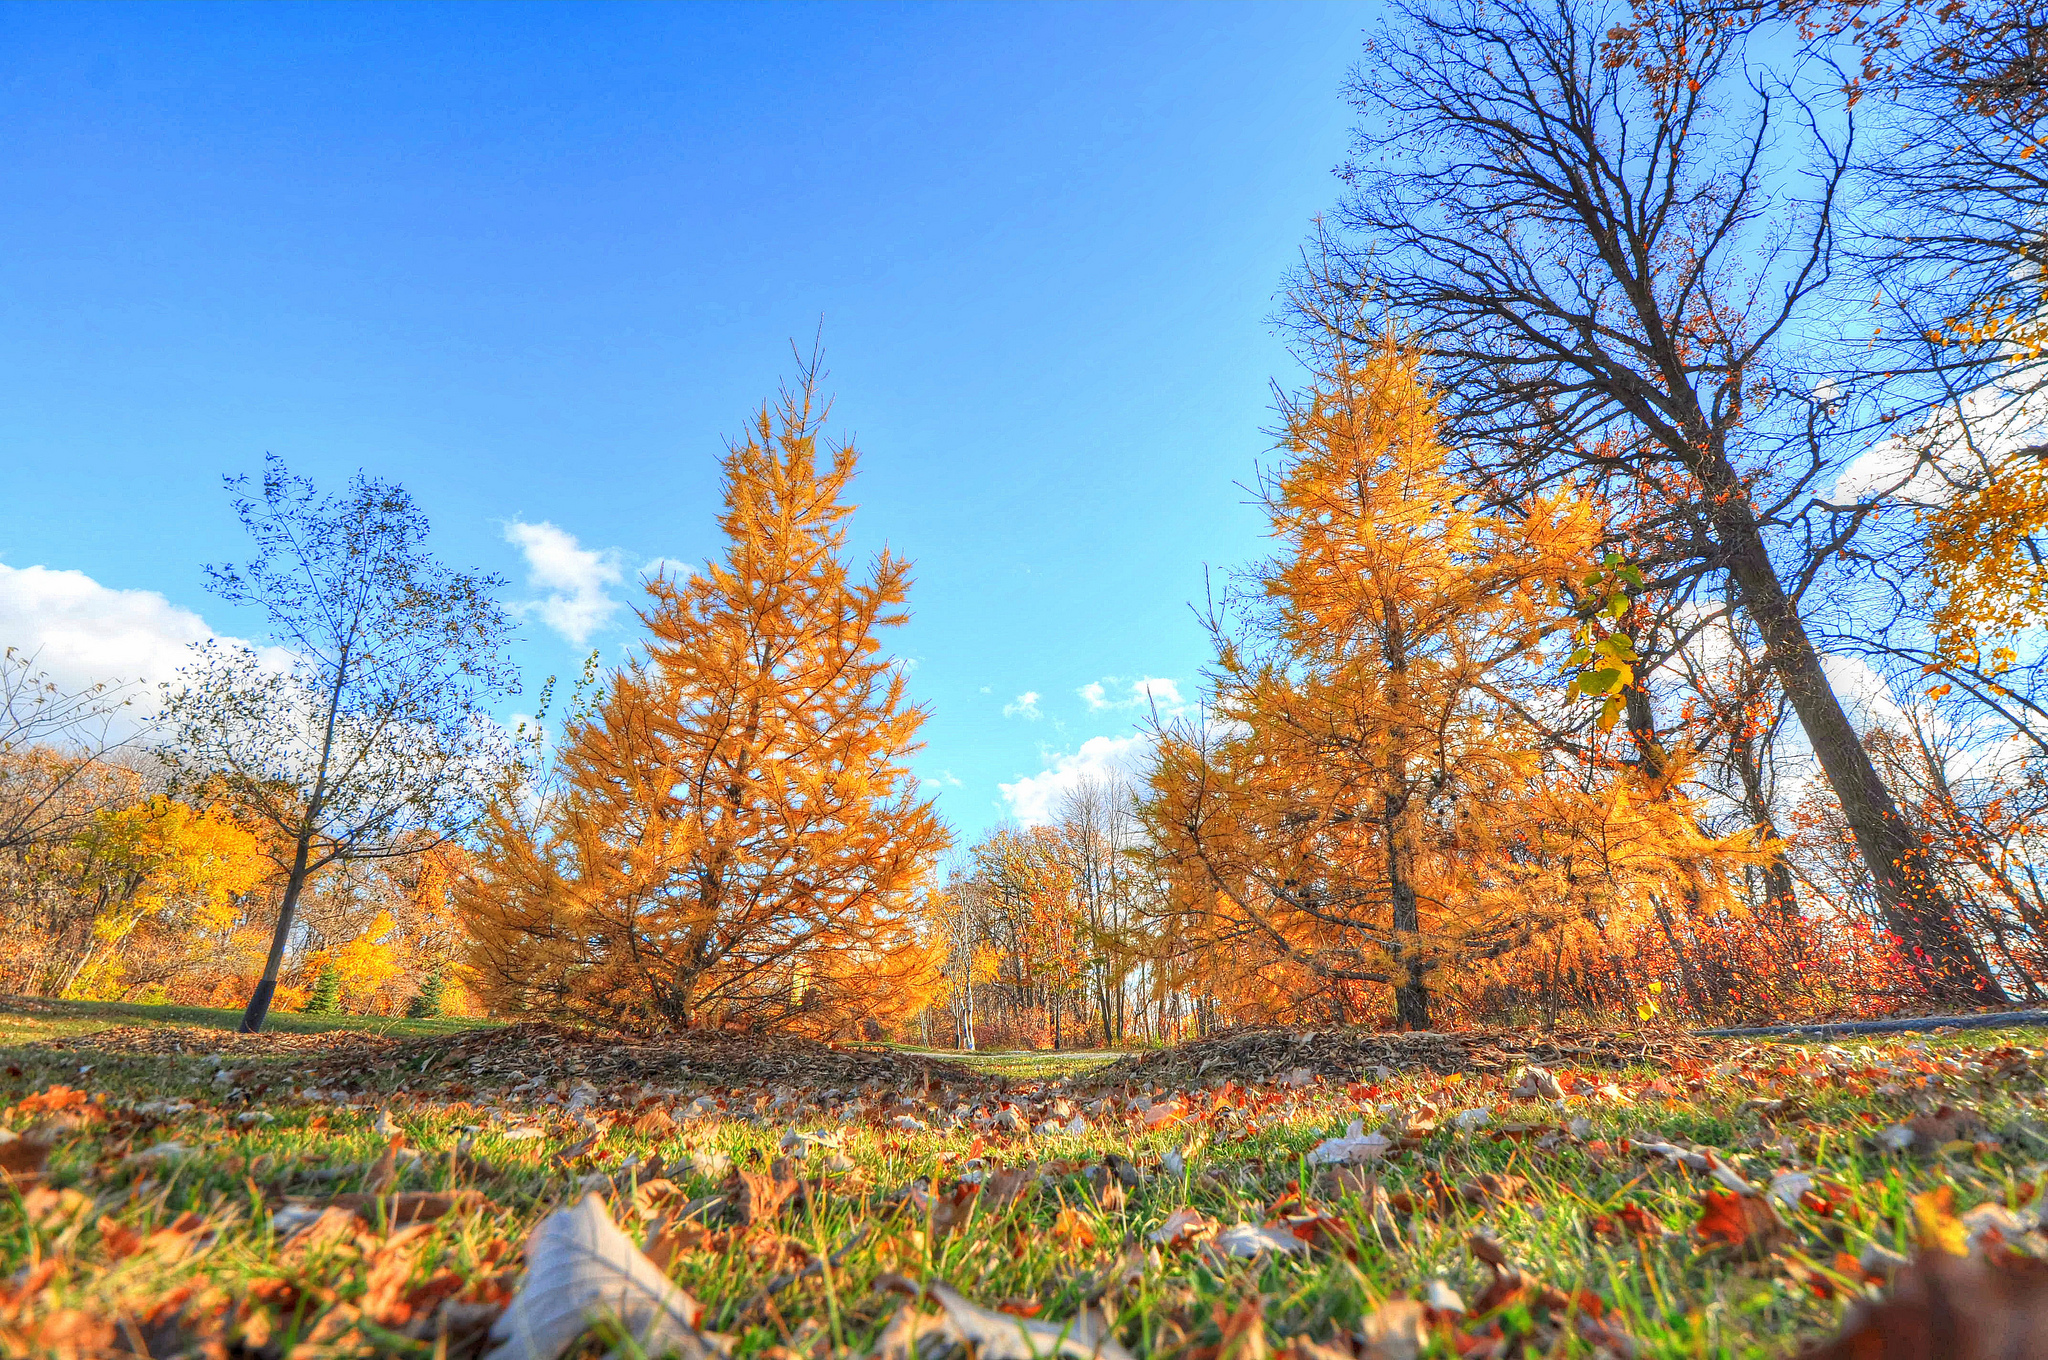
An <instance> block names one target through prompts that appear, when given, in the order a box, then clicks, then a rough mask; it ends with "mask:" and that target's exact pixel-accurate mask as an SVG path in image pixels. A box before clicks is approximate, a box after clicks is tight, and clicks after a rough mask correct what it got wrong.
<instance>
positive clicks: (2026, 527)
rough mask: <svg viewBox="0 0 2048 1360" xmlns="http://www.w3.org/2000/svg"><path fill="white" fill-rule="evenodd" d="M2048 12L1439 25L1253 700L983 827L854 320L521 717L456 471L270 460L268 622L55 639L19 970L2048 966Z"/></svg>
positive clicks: (1256, 579)
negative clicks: (157, 687)
mask: <svg viewBox="0 0 2048 1360" xmlns="http://www.w3.org/2000/svg"><path fill="white" fill-rule="evenodd" d="M2044 23H2048V21H2044V19H2043V16H2042V15H2040V14H2038V13H2036V12H2035V11H2034V10H2031V9H2028V8H2026V7H2025V6H2022V5H2011V4H1998V3H1984V4H1956V5H1948V6H1944V7H1941V8H1939V9H1936V8H1933V7H1929V6H1923V5H1917V4H1904V5H1898V6H1885V5H1876V4H1871V5H1864V4H1856V3H1842V4H1821V3H1793V4H1787V5H1761V4H1736V5H1732V6H1730V5H1715V6H1706V5H1696V4H1691V3H1687V2H1686V0H1679V2H1678V3H1661V2H1660V3H1643V4H1638V5H1635V6H1632V7H1627V8H1624V7H1620V6H1614V5H1606V4H1596V3H1586V2H1585V0H1561V2H1560V3H1517V2H1516V0H1510V2H1509V3H1506V4H1501V3H1488V4H1486V5H1483V6H1482V5H1480V4H1477V3H1471V2H1468V0H1444V2H1443V3H1437V4H1430V5H1415V6H1408V7H1401V8H1398V9H1396V10H1395V11H1393V12H1391V14H1390V17H1389V19H1388V21H1387V23H1386V25H1385V26H1384V27H1383V29H1382V30H1381V31H1380V32H1378V33H1377V34H1376V35H1375V36H1374V38H1373V40H1372V43H1371V45H1370V46H1369V48H1368V50H1367V52H1366V55H1365V57H1364V59H1363V61H1362V62H1361V64H1360V66H1359V67H1358V68H1357V72H1356V75H1355V78H1354V80H1353V82H1352V84H1351V86H1350V88H1349V90H1348V97H1349V98H1350V100H1351V101H1352V104H1353V105H1354V107H1355V110H1356V117H1357V123H1356V132H1355V136H1354V142H1353V147H1352V152H1351V155H1350V157H1349V158H1348V160H1347V162H1346V164H1345V165H1344V166H1343V167H1342V170H1341V182H1342V186H1343V187H1342V193H1341V196H1340V197H1339V199H1338V201H1337V202H1336V203H1335V205H1334V206H1333V208H1332V209H1331V211H1330V212H1329V213H1328V214H1327V215H1326V217H1325V218H1324V219H1323V220H1322V221H1321V222H1320V223H1319V224H1318V225H1317V228H1316V230H1315V231H1314V232H1313V233H1312V235H1311V236H1310V239H1309V240H1308V242H1307V243H1306V247H1305V249H1304V252H1303V257H1302V258H1303V263H1302V265H1301V267H1300V269H1299V270H1298V272H1297V273H1296V274H1295V275H1294V276H1293V277H1292V278H1290V279H1288V280H1287V281H1286V282H1285V286H1284V290H1283V293H1282V300H1281V304H1280V309H1279V311H1278V313H1277V317H1276V320H1277V323H1278V324H1279V325H1280V326H1281V327H1282V328H1284V330H1285V331H1286V333H1287V334H1288V335H1289V337H1290V339H1291V341H1292V343H1293V345H1294V347H1295V353H1296V356H1297V358H1298V359H1299V361H1300V364H1301V372H1300V375H1299V376H1298V377H1297V378H1296V379H1294V380H1292V381H1290V382H1289V383H1288V384H1287V385H1286V386H1285V387H1284V388H1283V389H1282V390H1280V391H1279V394H1278V396H1277V399H1276V405H1275V426H1274V435H1275V440H1274V443H1273V446H1272V448H1271V449H1270V451H1269V452H1268V453H1267V454H1266V455H1265V458H1264V460H1263V461H1262V462H1260V463H1259V464H1258V465H1257V467H1256V471H1255V473H1254V474H1253V475H1252V477H1251V478H1250V480H1249V482H1248V487H1249V491H1250V494H1251V496H1252V498H1253V500H1254V501H1255V503H1256V505H1257V507H1258V509H1259V510H1260V512H1261V513H1262V514H1263V516H1264V518H1265V521H1266V524H1267V528H1268V532H1269V542H1270V551H1269V553H1268V555H1267V556H1266V557H1264V558H1263V559H1261V560H1258V561H1254V562H1250V563H1246V564H1242V565H1240V566H1238V567H1236V568H1234V569H1232V570H1228V571H1224V572H1219V573H1218V575H1217V576H1216V578H1215V581H1214V587H1213V589H1212V591H1211V593H1210V596H1209V598H1208V599H1206V600H1204V601H1202V602H1201V603H1200V605H1199V606H1198V617H1199V618H1200V620H1201V623H1202V625H1203V626H1204V627H1205V628H1206V629H1207V631H1208V635H1209V638H1210V642H1211V654H1212V661H1211V663H1210V665H1209V668H1208V670H1207V673H1206V675H1205V677H1204V683H1203V688H1202V694H1201V696H1200V700H1199V703H1197V704H1194V705H1192V706H1190V707H1188V708H1187V709H1180V708H1175V709H1170V710H1160V711H1154V712H1152V713H1151V714H1150V715H1149V717H1148V718H1147V719H1146V730H1147V733H1148V736H1149V744H1148V747H1147V750H1148V752H1149V754H1148V755H1147V756H1146V757H1145V758H1144V759H1142V760H1137V761H1133V762H1132V763H1130V765H1129V766H1128V768H1125V769H1123V770H1122V771H1121V772H1120V773H1116V774H1112V775H1109V776H1105V777H1101V778H1096V779H1092V780H1090V781H1087V782H1085V783H1083V784H1081V785H1079V786H1077V787H1075V788H1073V789H1071V790H1070V791H1069V792H1068V794H1067V795H1066V796H1065V798H1064V800H1063V801H1062V802H1061V803H1060V804H1059V805H1058V806H1057V807H1055V808H1053V809H1051V812H1050V814H1049V816H1048V817H1047V818H1046V819H1045V820H1044V821H1042V822H1039V823H1035V824H1030V825H1023V824H1006V825H1002V826H999V827H997V828H996V829H994V830H993V831H991V832H989V833H988V834H986V835H984V836H982V837H980V838H979V839H976V840H973V841H972V843H965V842H964V841H963V839H962V838H959V837H956V836H955V835H954V834H953V833H952V832H951V831H950V830H949V828H948V827H947V826H946V825H945V823H944V822H943V820H942V819H941V817H940V816H939V813H938V810H937V808H936V806H935V803H934V801H933V798H932V796H931V791H930V790H929V789H928V788H926V787H924V786H922V785H921V784H920V783H919V781H918V779H917V777H916V776H915V775H914V774H913V772H912V770H911V766H910V760H911V758H912V757H913V756H914V755H915V753H916V752H917V750H918V749H919V729H920V725H921V724H922V722H923V721H924V719H925V717H926V711H925V709H924V708H922V707H921V706H920V705H919V704H917V703H915V702H913V699H912V695H911V677H910V675H909V673H908V669H907V668H906V667H905V666H904V665H903V664H901V663H900V662H899V660H898V659H897V658H896V657H895V656H894V655H893V654H892V652H891V651H890V649H889V646H888V639H889V637H890V632H891V630H892V629H893V628H895V627H897V626H899V625H900V624H901V623H902V622H904V620H905V619H906V618H907V617H908V611H909V609H910V607H911V598H912V594H913V581H912V570H911V564H910V562H909V561H908V560H907V559H905V558H904V557H900V556H897V555H895V554H894V553H893V552H891V551H884V552H883V553H881V554H879V555H877V556H875V557H873V558H871V559H867V560H861V559H859V558H858V557H857V556H856V555H855V554H854V553H853V552H852V551H851V550H850V549H849V546H848V524H849V520H850V516H852V514H853V513H854V511H855V499H854V491H855V479H856V474H857V472H858V469H859V462H860V455H859V454H858V453H857V452H856V450H855V449H854V447H853V446H852V444H851V443H850V442H847V441H845V440H844V439H842V438H840V437H838V436H837V435H836V434H835V433H834V430H835V427H834V426H833V425H832V424H831V423H830V422H829V421H828V419H827V414H828V413H827V411H826V403H825V399H824V394H823V392H822V391H821V390H820V387H819V382H820V372H819V369H818V367H817V364H816V361H815V359H814V360H813V362H812V363H811V364H810V365H809V366H808V367H806V368H804V369H803V371H801V372H800V373H799V374H798V375H797V376H796V377H795V378H794V379H793V380H792V381H791V383H790V384H789V386H788V387H786V388H785V389H784V390H783V391H782V392H781V393H780V394H779V395H778V396H777V397H775V398H774V399H772V400H770V401H769V402H767V403H765V404H764V405H763V406H762V407H761V408H760V409H759V410H758V411H756V412H754V413H752V414H751V415H750V416H748V417H747V419H746V421H745V423H744V424H742V425H741V426H740V427H739V433H738V435H737V436H736V437H734V438H733V439H732V440H731V441H730V443H729V444H728V446H727V448H726V450H725V452H724V454H723V462H722V470H723V483H722V485H723V496H724V500H723V506H722V510H721V512H720V516H719V519H718V524H717V528H718V531H719V535H720V538H721V541H722V543H723V550H722V552H721V553H720V554H719V555H717V556H715V557H714V558H713V559H712V560H710V561H707V562H705V563H703V564H702V565H701V566H699V567H697V568H695V569H691V570H684V569H678V568H675V567H672V566H664V567H662V568H660V569H658V570H656V571H654V572H653V573H652V574H650V575H649V576H648V577H647V578H646V580H645V592H644V596H643V598H642V599H641V602H640V607H639V616H640V621H641V625H642V630H643V635H642V638H641V644H640V646H639V647H638V649H637V651H636V653H635V655H634V656H633V657H632V658H631V659H630V660H629V661H628V662H626V663H625V664H623V665H621V666H617V667H606V666H603V665H601V664H600V663H599V658H598V657H597V656H596V655H595V654H594V655H593V657H592V660H591V664H590V666H589V667H588V668H586V670H585V673H584V674H583V676H582V677H581V678H580V679H579V680H576V681H575V682H574V683H571V684H569V685H567V686H566V687H564V688H563V691H562V692H559V693H558V692H557V687H556V685H555V683H554V682H553V681H552V680H551V681H549V682H548V683H547V685H546V686H544V687H543V690H542V694H541V700H540V703H539V705H538V713H539V715H540V716H539V720H538V721H535V722H532V723H529V724H526V725H523V726H522V725H517V724H515V725H512V726H507V725H506V724H505V723H504V722H502V721H501V720H500V719H501V715H502V714H503V713H504V712H505V711H506V708H507V701H508V699H509V698H510V697H511V696H512V695H514V694H516V693H518V691H519V677H518V676H517V675H516V674H515V672H514V670H513V668H512V667H511V665H510V663H509V662H508V661H507V660H506V657H505V644H506V640H507V638H508V637H509V636H510V634H511V631H512V630H513V628H514V627H515V625H516V620H515V619H514V617H513V616H512V615H511V614H510V613H509V612H508V611H507V609H506V608H505V606H504V605H503V604H501V603H500V596H501V594H502V588H503V586H504V582H502V581H500V580H498V579H497V578H495V577H492V576H489V575H486V574H480V573H473V572H464V571H459V570H456V569H453V568H451V567H448V566H446V565H444V564H442V563H441V562H439V561H438V560H437V559H436V558H435V557H434V556H433V555H432V554H431V553H430V552H429V551H428V549H427V546H426V539H427V531H428V526H427V522H426V519H425V517H424V515H423V514H422V512H421V511H420V510H419V508H418V507H417V506H416V505H415V504H414V502H413V501H412V499H411V497H410V496H409V495H408V494H407V493H406V491H405V490H404V489H403V488H402V487H400V486H398V485H396V484H394V483H391V482H388V481H385V480H381V479H379V478H377V477H375V476H371V475H369V474H367V473H366V474H363V475H360V476H358V477H357V478H356V479H354V480H353V481H352V482H351V483H350V484H349V485H348V486H346V487H344V488H342V489H340V490H332V491H323V490H321V489H319V488H317V487H315V486H313V485H312V484H311V483H310V482H308V481H307V480H305V479H304V478H301V477H299V476H296V475H294V474H293V473H292V472H291V471H290V470H289V469H288V468H287V467H286V466H285V465H284V464H283V463H281V462H277V461H275V460H273V461H272V462H271V463H270V464H269V465H267V467H266V470H265V472H264V473H263V474H262V475H261V476H260V477H258V478H256V479H253V480H251V479H231V480H230V483H229V486H230V494H231V496H232V498H233V500H234V504H235V507H236V510H237V512H238V514H239V515H240V517H241V519H242V522H243V524H244V525H245V526H246V528H247V529H248V532H249V535H250V543H251V556H250V557H249V559H248V560H247V561H245V562H243V563H240V564H236V565H222V566H218V567H213V568H209V579H210V582H211V586H212V588H213V590H214V591H215V593H216V594H217V595H218V596H219V597H220V598H222V599H223V600H226V601H229V602H231V603H234V604H238V605H246V606H249V607H252V608H255V609H258V610H260V611H261V612H262V614H263V616H264V618H265V619H266V620H267V621H268V636H267V639H266V645H265V646H264V647H263V648H262V649H260V650H258V649H253V648H236V647H227V646H223V645H220V644H204V645H201V646H198V647H196V648H195V649H194V651H193V654H192V656H191V658H190V660H189V663H188V664H187V665H186V667H185V669H184V670H183V671H182V672H181V675H180V679H179V681H178V682H176V683H174V684H172V685H168V686H165V687H164V688H163V690H162V692H160V693H148V692H142V691H138V690H124V689H121V688H118V687H100V688H87V689H75V688H66V687H64V686H61V685H58V684H55V683H53V682H51V681H50V680H49V679H48V678H47V677H46V676H44V675H43V674H42V673H41V671H40V670H39V668H38V666H37V661H36V657H35V656H33V655H31V654H27V653H26V652H23V651H19V650H9V651H8V652H7V653H6V659H5V661H4V663H0V705H4V708H0V893H4V895H5V901H6V903H7V907H8V909H7V911H6V914H5V919H4V922H0V930H4V932H5V940H4V948H0V991H6V992H15V993H28V994H37V995H48V996H70V997H81V998H96V999H126V1000H148V1001H178V1002H187V1003H200V1004H209V1005H229V1006H246V1007H247V1011H248V1018H247V1021H246V1024H247V1025H248V1026H249V1027H251V1028H260V1027H261V1025H262V1023H263V1019H264V1016H265V1013H266V1012H267V1011H268V1010H269V1009H270V1008H272V1007H285V1008H290V1009H308V1010H322V1009H325V1010H336V1009H341V1010H348V1011H354V1012H361V1013H369V1014H384V1015H390V1014H414V1015H432V1014H440V1013H455V1014H472V1015H473V1014H485V1013H488V1014H494V1015H501V1016H534V1015H547V1016H560V1017H567V1018H580V1019H585V1020H593V1021H599V1022H604V1023H610V1024H619V1025H625V1026H629V1027H635V1028H681V1027H707V1026H708V1027H732V1028H744V1029H793V1030H797V1031H800V1032H806V1033H813V1034H818V1035H825V1036H839V1037H863V1038H868V1039H881V1038H890V1039H899V1040H908V1041H913V1042H917V1043H920V1044H925V1045H936V1046H960V1047H977V1046H984V1047H995V1046H1013V1045H1021V1046H1042V1045H1053V1046H1060V1047H1074V1046H1097V1045H1112V1044H1132V1043H1160V1042H1169V1041H1173V1040H1176V1039H1179V1038H1183V1037H1186V1036H1188V1035H1190V1034H1193V1033H1197V1032H1204V1031H1207V1030H1211V1029H1214V1028H1217V1027H1220V1026H1226V1025H1233V1024H1241V1023H1247V1022H1257V1021H1281V1020H1285V1021H1290V1022H1298V1023H1314V1024H1384V1025H1398V1026H1401V1027H1406V1028H1432V1027H1434V1028H1448V1027H1453V1026H1462V1025H1500V1024H1514V1025H1530V1024H1543V1025H1549V1024H1555V1023H1559V1022H1561V1021H1565V1020H1571V1021H1592V1022H1600V1023H1611V1022H1617V1021H1618V1022H1622V1023H1631V1024H1634V1023H1647V1022H1652V1021H1673V1022H1680V1023H1702V1022H1704V1023H1739V1022H1753V1021H1765V1020H1777V1019H1789V1018H1808V1017H1818V1016H1871V1015H1880V1014H1888V1013H1894V1012H1897V1011H1901V1010H1920V1011H1934V1010H1947V1009H1956V1008H1982V1007H1992V1006H1999V1005H2008V1004H2038V1003H2040V1002H2041V1001H2042V1000H2043V999H2044V986H2048V889H2044V885H2043V883H2042V879H2041V875H2042V873H2043V872H2044V859H2048V845H2044V841H2043V836H2044V833H2048V826H2044V818H2048V708H2044V703H2048V674H2044V669H2043V668H2044V665H2048V649H2044V646H2043V643H2044V639H2048V635H2044V632H2043V628H2044V625H2048V562H2044V559H2043V556H2042V546H2043V535H2044V532H2048V428H2044V427H2048V404H2044V391H2043V378H2044V376H2048V370H2044V366H2043V359H2044V355H2048V345H2044V332H2043V321H2042V317H2043V315H2044V311H2043V307H2044V303H2048V285H2044V283H2043V279H2044V278H2048V274H2044V267H2048V258H2044V257H2048V239H2044V238H2043V236H2042V234H2041V229H2040V220H2041V213H2042V210H2043V208H2044V206H2048V180H2044V178H2043V177H2042V175H2043V172H2042V171H2041V170H2040V169H2039V166H2038V162H2037V160H2036V159H2035V157H2034V153H2035V151H2036V150H2037V149H2038V148H2039V146H2040V145H2041V141H2042V130H2043V127H2044V120H2048V75H2044V65H2043V56H2042V52H2043V44H2044V42H2048V38H2044V34H2048V26H2044ZM1256 453H1257V450H1254V449H1247V450H1246V454H1247V456H1248V458H1249V457H1251V456H1253V455H1255V454H1256ZM884 456H886V455H884ZM592 475H597V476H601V475H603V473H602V469H601V467H600V468H598V469H596V470H595V471H594V472H593V474H592ZM0 641H5V640H4V639H0Z"/></svg>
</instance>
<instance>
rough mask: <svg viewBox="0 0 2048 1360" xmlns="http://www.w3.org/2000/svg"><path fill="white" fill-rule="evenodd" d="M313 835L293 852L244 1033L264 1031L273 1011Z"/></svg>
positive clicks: (245, 1015) (245, 1014) (244, 1021)
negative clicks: (266, 956)
mask: <svg viewBox="0 0 2048 1360" xmlns="http://www.w3.org/2000/svg"><path fill="white" fill-rule="evenodd" d="M311 842H312V837H311V836H310V835H303V834H302V835H301V836H300V837H299V845H298V849H297V850H295V851H293V853H292V871H291V875H290V876H289V877H288V878H286V879H285V883H284V901H283V902H282V903H280V904H279V906H278V909H277V929H276V930H275V931H274V932H272V934H271V936H270V957H269V958H268V959H267V960H265V961H264V964H263V980H262V981H261V982H258V983H257V984H256V992H255V995H253V996H251V997H250V998H249V1008H248V1009H247V1010H245V1011H243V1012H242V1033H244V1034H261V1033H262V1032H263V1022H264V1021H265V1020H266V1019H268V1018H269V1015H270V998H271V996H272V995H274V994H275V993H276V991H277V971H278V969H279V968H281V967H282V966H283V965H284V947H285V942H286V941H288V940H289V939H291V934H292V913H293V912H294V911H295V910H297V908H298V905H299V893H300V892H301V891H303V890H304V888H305V886H306V861H307V858H308V855H309V854H310V852H311V849H312V844H311Z"/></svg>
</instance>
